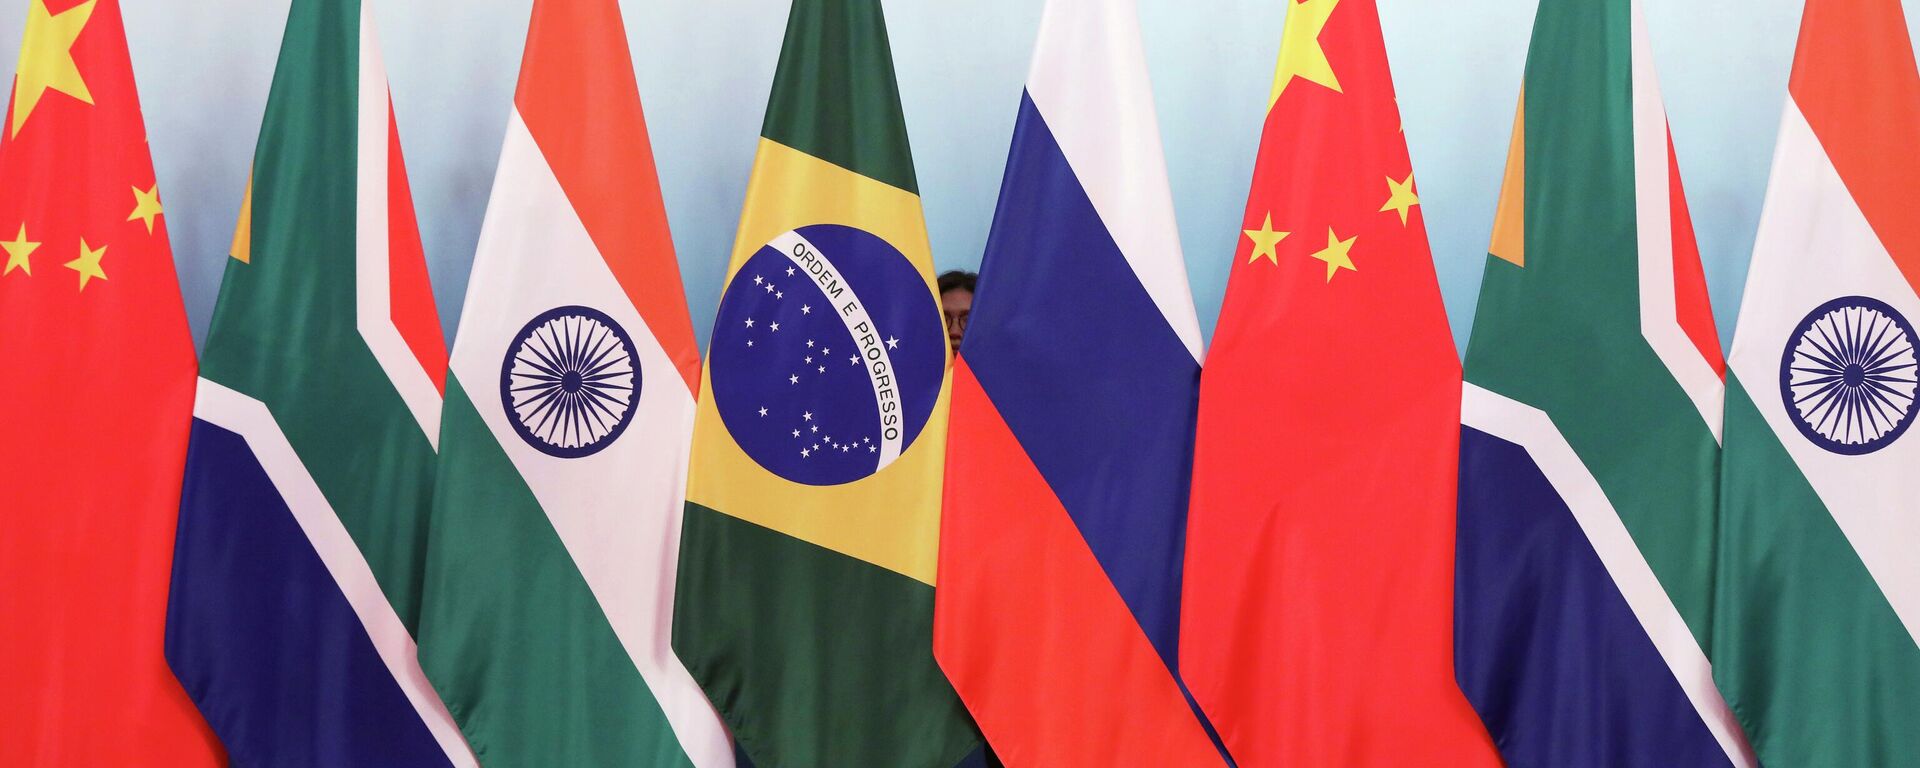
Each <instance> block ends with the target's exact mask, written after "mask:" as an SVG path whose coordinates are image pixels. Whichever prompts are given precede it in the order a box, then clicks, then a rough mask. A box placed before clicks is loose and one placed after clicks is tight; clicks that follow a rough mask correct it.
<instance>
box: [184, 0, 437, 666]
mask: <svg viewBox="0 0 1920 768" xmlns="http://www.w3.org/2000/svg"><path fill="white" fill-rule="evenodd" d="M359 57H360V4H359V3H358V2H353V1H352V0H325V1H322V0H296V2H294V3H293V6H292V8H291V10H290V11H289V12H288V16H287V30H286V37H285V39H284V40H283V41H282V43H281V46H280V60H279V63H278V64H277V65H276V66H275V68H274V73H273V88H272V91H271V92H270V93H269V95H268V97H267V111H266V117H265V119H264V121H263V122H262V123H261V126H260V141H259V145H258V147H257V148H256V150H255V152H254V160H253V228H252V241H251V258H252V262H251V263H243V262H239V261H229V262H228V263H227V269H226V275H225V276H224V277H223V278H222V279H221V283H220V297H219V300H218V301H217V302H216V303H215V304H214V312H213V323H212V325H211V327H210V328H209V329H208V331H207V344H206V350H205V352H204V353H203V354H202V356H201V363H200V374H201V375H202V376H204V377H206V378H207V379H209V380H211V381H215V382H218V383H220V384H222V385H225V386H227V387H229V388H232V389H234V390H236V391H238V392H240V393H242V394H245V395H248V396H250V397H253V398H255V399H257V400H260V401H261V402H264V403H266V405H267V408H268V410H270V411H271V412H272V413H273V417H274V420H275V421H277V422H278V423H279V425H280V429H281V430H282V431H283V432H285V433H286V435H287V439H288V441H289V442H291V443H292V444H293V448H294V451H295V452H296V453H298V454H299V455H300V460H301V462H302V463H303V464H305V465H306V468H307V470H308V471H309V472H310V473H312V475H313V479H314V481H315V482H316V483H318V484H319V486H320V490H321V492H322V493H324V494H325V495H326V497H327V501H328V502H329V503H330V504H332V506H333V509H334V512H335V513H337V514H338V515H339V516H340V521H341V522H342V523H344V524H345V525H346V528H347V532H348V533H349V534H351V535H352V536H353V540H354V542H355V543H356V544H358V545H359V547H360V551H361V553H362V554H364V555H365V557H366V559H367V564H368V565H370V566H372V568H373V574H374V577H375V578H376V579H377V580H378V581H379V583H380V588H381V590H382V591H383V592H385V594H386V597H387V601H388V602H390V603H392V604H393V607H394V610H395V611H396V612H397V613H399V614H400V620H401V621H402V622H404V623H405V624H406V626H407V628H408V629H409V630H412V629H414V628H415V627H416V625H417V623H418V621H419V595H420V585H419V566H420V563H421V560H422V558H423V557H424V555H425V548H424V545H425V543H426V539H425V537H424V533H425V523H426V520H425V517H424V516H423V515H422V514H421V511H422V510H424V509H426V505H427V500H428V499H429V498H431V495H432V491H433V460H434V453H433V445H432V443H430V442H429V441H428V440H427V435H426V433H425V432H423V431H422V430H421V428H420V423H419V422H418V421H417V420H415V419H414V416H413V414H412V412H411V411H409V410H408V409H407V405H406V403H405V401H403V400H401V398H400V394H399V392H398V391H396V390H395V389H394V386H393V383H392V381H391V380H390V379H389V378H388V377H387V374H386V372H385V371H383V370H382V369H381V368H380V364H379V363H378V362H377V361H375V360H374V357H373V353H372V352H371V351H370V350H368V348H367V345H366V342H365V341H364V340H362V339H361V337H360V332H359V331H358V330H357V329H356V320H355V318H356V312H355V295H354V233H355V200H356V194H357V192H356V190H357V179H356V175H355V173H356V172H355V168H356V157H357V149H358V140H357V137H356V128H355V122H356V119H357V116H358V106H357V105H358V96H359V82H360V71H359Z"/></svg>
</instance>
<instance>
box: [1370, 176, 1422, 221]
mask: <svg viewBox="0 0 1920 768" xmlns="http://www.w3.org/2000/svg"><path fill="white" fill-rule="evenodd" d="M1419 204H1420V196H1419V195H1416V194H1414V193H1413V174H1411V173H1409V174H1407V180H1406V181H1394V180H1393V177H1392V176H1388V177H1387V204H1386V205H1383V206H1380V212H1381V213H1386V212H1387V211H1397V212H1399V214H1400V226H1403V227H1404V226H1406V225H1407V209H1409V208H1412V207H1414V206H1416V205H1419Z"/></svg>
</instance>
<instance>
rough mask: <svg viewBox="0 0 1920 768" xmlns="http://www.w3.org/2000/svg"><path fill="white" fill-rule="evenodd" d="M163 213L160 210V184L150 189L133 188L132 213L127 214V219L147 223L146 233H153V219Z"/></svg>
mask: <svg viewBox="0 0 1920 768" xmlns="http://www.w3.org/2000/svg"><path fill="white" fill-rule="evenodd" d="M162 213H165V211H162V210H160V185H158V184H155V185H153V188H152V189H141V188H139V187H134V188H133V213H130V214H127V221H143V222H146V224H147V234H149V235H151V234H153V220H154V217H157V216H159V215H161V214H162Z"/></svg>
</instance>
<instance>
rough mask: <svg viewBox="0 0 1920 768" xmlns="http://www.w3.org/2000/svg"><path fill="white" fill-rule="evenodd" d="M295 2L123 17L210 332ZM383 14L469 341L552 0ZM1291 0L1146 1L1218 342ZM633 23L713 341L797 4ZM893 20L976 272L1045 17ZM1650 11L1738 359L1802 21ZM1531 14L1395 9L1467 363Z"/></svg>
mask: <svg viewBox="0 0 1920 768" xmlns="http://www.w3.org/2000/svg"><path fill="white" fill-rule="evenodd" d="M288 2H289V0H123V2H122V5H123V7H124V13H125V15H126V19H127V27H128V36H129V45H130V46H131V48H132V52H133V60H134V68H135V73H136V76H137V78H138V80H139V85H140V92H141V98H142V100H143V101H144V103H145V108H146V118H147V125H148V130H149V133H150V140H151V143H152V146H153V154H154V163H155V166H156V169H157V172H158V175H159V181H160V187H161V195H162V197H163V200H164V203H165V206H166V216H167V222H168V226H169V228H170V230H171V232H172V236H173V247H174V253H175V258H176V259H177V261H178V263H179V269H180V277H181V282H182V290H183V292H184V293H185V296H186V305H187V311H188V313H189V315H190V316H191V318H192V321H193V328H194V334H195V337H196V338H202V337H204V335H205V332H206V325H207V321H208V318H209V317H210V316H211V315H212V311H213V301H214V297H215V295H216V293H217V292H218V289H219V278H220V272H221V269H222V268H223V266H224V264H225V255H224V254H225V251H226V248H227V245H228V243H229V241H230V239H231V235H232V231H233V217H234V214H235V213H236V211H237V209H238V205H239V202H240V195H241V191H242V188H243V187H244V185H245V182H246V176H247V163H248V159H249V157H250V156H251V154H252V151H253V143H254V138H255V135H256V133H257V132H258V130H259V122H260V114H261V111H262V109H263V106H264V104H265V102H266V97H267V87H268V84H269V82H270V78H271V76H272V69H273V61H274V57H275V56H276V54H277V51H278V47H279V42H280V33H281V26H282V24H283V22H284V20H285V17H286V10H287V5H288ZM366 2H370V3H372V4H373V6H374V11H375V17H376V18H377V19H378V22H379V26H380V30H379V31H380V35H381V37H382V41H383V48H384V51H385V54H386V58H387V66H388V69H389V74H390V77H391V79H392V86H393V100H394V108H395V110H396V115H397V117H398V120H399V124H400V132H401V139H402V141H403V142H404V145H405V148H406V154H407V161H408V163H409V173H410V175H411V178H412V182H413V189H414V195H415V204H416V206H417V208H418V211H419V217H420V223H421V229H422V236H423V238H424V240H425V244H426V250H427V258H428V261H429V265H430V267H431V270H432V274H433V280H434V293H435V295H436V296H437V298H438V299H439V304H440V310H441V314H442V317H443V320H444V324H445V328H446V332H447V335H448V337H449V338H451V337H452V335H453V331H454V328H455V327H456V325H457V324H458V321H459V312H460V307H461V305H462V303H463V297H464V295H465V292H466V287H467V271H468V266H469V264H470V263H471V261H472V258H473V247H474V243H475V241H476V240H477V239H478V237H479V231H480V219H481V216H482V214H483V212H484V208H485V206H486V200H487V194H488V189H489V187H490V185H491V183H492V179H493V168H494V163H495V160H496V158H497V155H498V153H499V145H500V139H501V136H502V134H503V132H504V130H505V125H506V117H507V110H508V108H509V102H510V100H511V98H512V93H513V84H514V78H515V75H516V73H517V71H518V67H519V59H520V46H521V43H522V41H523V38H524V35H525V30H526V22H527V16H528V12H529V10H530V9H531V7H532V0H366ZM1286 2H1287V0H1140V13H1141V20H1142V27H1143V28H1144V31H1145V37H1146V51H1147V56H1148V58H1149V59H1150V61H1149V64H1150V66H1151V69H1152V74H1153V86H1154V92H1155V97H1156V101H1157V102H1158V105H1159V118H1160V126H1161V130H1162V132H1163V135H1164V138H1165V142H1166V150H1167V168H1168V173H1169V175H1170V177H1171V179H1172V183H1173V193H1174V204H1175V206H1176V209H1177V210H1176V213H1177V215H1178V217H1179V221H1180V230H1181V240H1182V243H1183V245H1184V247H1185V251H1186V257H1187V263H1188V266H1189V269H1190V270H1191V273H1192V279H1193V290H1194V298H1195V300H1196V302H1197V304H1198V306H1199V311H1200V322H1201V325H1202V327H1203V329H1204V330H1205V331H1206V333H1207V334H1208V335H1209V336H1210V335H1211V333H1212V329H1213V321H1214V316H1215V315H1216V314H1217V313H1218V311H1219V307H1220V296H1221V293H1222V292H1223V291H1224V290H1225V287H1226V278H1227V266H1228V262H1229V261H1230V260H1231V258H1232V257H1231V254H1232V251H1233V248H1234V244H1235V239H1236V238H1237V237H1239V236H1240V226H1239V222H1240V215H1241V209H1242V207H1243V205H1244V202H1245V196H1246V191H1247V190H1246V188H1247V181H1248V176H1249V173H1250V172H1251V170H1250V169H1251V167H1252V163H1253V155H1254V150H1255V143H1256V140H1257V137H1258V134H1259V128H1260V119H1261V114H1262V110H1263V109H1264V108H1265V106H1266V98H1267V90H1268V86H1269V84H1270V81H1271V78H1272V67H1273V59H1274V55H1275V53H1276V52H1277V50H1278V47H1279V39H1280V25H1281V20H1282V16H1283V13H1284V7H1285V4H1286ZM26 4H27V3H26V0H4V2H0V46H4V47H0V62H12V61H14V60H15V58H16V57H17V55H18V53H17V49H18V46H19V41H20V38H21V33H20V25H21V22H22V21H23V20H24V19H25V14H26ZM621 5H622V7H623V8H624V10H625V13H626V22H627V30H628V34H629V37H630V39H631V42H632V48H633V53H634V66H635V69H636V71H637V74H638V76H639V81H640V89H641V97H642V99H643V100H644V101H645V104H646V110H647V117H648V122H649V123H650V124H651V130H652V135H653V148H654V152H655V154H656V156H657V158H658V163H659V167H660V183H661V186H662V189H663V192H664V194H665V196H666V201H667V210H668V214H669V219H670V221H671V223H672V226H673V235H674V242H675V245H676V247H677V249H678V251H679V256H680V263H681V269H682V272H683V277H684V280H685V282H686V287H687V295H688V299H689V302H690V304H691V306H692V310H693V316H694V325H695V327H696V328H698V329H699V334H700V337H701V341H702V343H703V344H704V343H705V339H706V336H707V331H708V326H709V325H710V324H711V321H712V317H713V313H714V308H715V306H716V304H717V303H718V299H719V295H720V279H721V276H722V272H723V270H724V269H725V261H726V257H727V251H728V248H729V247H730V246H731V244H732V239H733V230H734V225H735V219H736V217H737V216H738V215H739V211H740V202H741V196H742V194H743V193H744V190H745V188H746V182H747V175H748V172H749V169H750V166H751V163H752V154H753V149H754V141H755V137H756V136H757V135H758V133H759V127H760V118H761V114H762V111H763V109H764V107H765V103H766V96H767V89H768V86H769V83H770V81H771V79H772V76H773V65H774V60H775V57H776V55H777V54H778V51H779V47H780V38H781V33H782V31H783V29H784V25H785V21H786V11H787V3H786V2H785V0H624V1H623V2H622V3H621ZM885 5H886V10H887V15H888V23H889V25H890V29H891V33H892V38H893V50H894V58H895V66H896V68H897V70H898V73H899V78H900V91H901V99H902V101H903V102H904V104H905V109H906V115H907V126H908V130H909V131H910V133H911V135H912V141H913V148H914V163H915V166H916V167H917V169H918V171H919V177H920V189H921V194H922V196H923V199H924V202H925V205H926V214H927V226H928V229H929V231H930V234H931V237H932V241H933V249H934V259H935V261H936V262H938V264H939V266H940V267H941V268H942V269H946V268H952V267H972V266H974V265H976V264H978V263H979V260H980V250H981V246H982V245H983V243H984V242H985V241H986V235H987V228H988V225H989V223H990V220H991V218H992V215H993V205H994V198H995V196H996V194H997V192H998V188H999V183H1000V172H1001V168H1002V166H1003V164H1004V161H1005V158H1006V151H1007V145H1008V141H1009V139H1010V137H1011V135H1012V128H1013V125H1012V124H1013V117H1014V110H1015V108H1016V106H1017V105H1018V99H1019V94H1020V88H1021V84H1022V81H1023V80H1024V78H1025V73H1026V68H1027V60H1028V54H1029V52H1030V49H1031V47H1032V44H1033V39H1034V34H1035V31H1036V26H1037V24H1038V21H1039V16H1040V7H1041V0H889V1H888V2H886V3H885ZM1911 5H1912V4H1911V3H1910V4H1909V6H1910V7H1909V11H1910V13H1911V11H1912V8H1911ZM1645 6H1646V12H1647V19H1648V23H1649V26H1650V29H1651V35H1652V37H1653V45H1654V50H1655V57H1656V61H1657V66H1658V67H1659V70H1660V78H1661V83H1662V87H1663V89H1664V91H1665V96H1666V102H1667V107H1668V111H1669V114H1670V119H1671V121H1672V127H1673V136H1674V143H1675V144H1676V146H1677V150H1678V152H1679V157H1680V166H1681V171H1682V174H1683V176H1684V179H1685V182H1686V186H1687V194H1688V200H1689V203H1690V204H1691V206H1692V209H1693V216H1694V223H1695V226H1696V228H1697V230H1698V234H1699V240H1700V248H1701V251H1702V256H1703V258H1704V260H1705V262H1706V275H1707V283H1708V285H1709V286H1710V287H1711V289H1712V292H1713V301H1714V315H1715V318H1716V319H1717V320H1718V321H1719V324H1720V329H1721V338H1722V340H1723V343H1724V342H1725V341H1726V340H1728V339H1730V338H1731V335H1732V325H1733V320H1734V317H1735V313H1736V311H1737V309H1738V305H1739V301H1740V293H1741V287H1742V284H1743V282H1744V280H1745V277H1746V269H1747V259H1748V252H1749V250H1750V249H1751V247H1752V244H1753V233H1754V226H1755V223H1756V222H1757V220H1758V218H1759V215H1760V203H1761V198H1762V196H1763V193H1764V190H1765V187H1766V181H1767V166H1768V161H1769V159H1770V158H1771V155H1772V149H1773V138H1774V132H1775V128H1776V125H1775V124H1776V123H1777V121H1778V119H1779V114H1780V108H1781V104H1782V99H1784V98H1785V95H1786V78H1787V70H1788V66H1789V64H1790V62H1791V58H1792V52H1793V44H1794V36H1795V31H1796V28H1797V25H1798V23H1799V16H1800V3H1799V2H1796V1H1795V0H1645ZM1533 9H1534V1H1533V0H1380V15H1381V19H1382V24H1383V25H1384V27H1385V33H1386V41H1387V49H1388V53H1389V56H1390V57H1391V59H1392V64H1393V69H1394V75H1395V79H1396V81H1397V83H1396V85H1397V87H1398V90H1399V94H1400V104H1401V109H1402V111H1403V113H1404V118H1405V123H1406V136H1407V141H1408V143H1409V144H1410V145H1411V148H1412V153H1413V165H1414V169H1415V172H1416V174H1417V177H1418V181H1419V187H1420V196H1421V201H1422V203H1423V204H1424V206H1425V210H1426V216H1427V225H1428V228H1429V232H1430V234H1431V237H1432V241H1433V249H1434V257H1435V259H1436V261H1437V263H1438V267H1439V273H1440V282H1441V287H1442V289H1443V291H1444V292H1445V294H1446V301H1447V309H1448V314H1449V316H1450V319H1451V320H1452V323H1453V330H1454V337H1455V339H1456V341H1457V342H1458V343H1459V344H1460V345H1461V346H1462V347H1464V346H1465V344H1466V339H1467V332H1468V330H1469V329H1470V328H1471V326H1472V321H1473V305H1474V297H1475V294H1476V293H1477V292H1478V290H1479V287H1480V271H1481V266H1482V262H1483V261H1484V259H1485V254H1486V243H1487V233H1488V230H1489V228H1490V226H1491V220H1492V213H1493V205H1494V198H1495V196H1496V194H1497V193H1498V189H1499V180H1500V174H1501V165H1502V162H1503V161H1504V158H1505V153H1506V145H1507V139H1508V132H1509V130H1510V128H1511V126H1512V120H1513V107H1514V99H1515V96H1516V93H1517V91H1518V88H1519V85H1520V73H1521V67H1522V64H1523V62H1524V60H1525V55H1526V44H1527V36H1528V33H1529V31H1530V26H1531V24H1532V19H1533ZM1909 22H1910V23H1911V19H1910V20H1909ZM343 247H344V244H343Z"/></svg>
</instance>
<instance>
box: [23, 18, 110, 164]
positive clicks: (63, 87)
mask: <svg viewBox="0 0 1920 768" xmlns="http://www.w3.org/2000/svg"><path fill="white" fill-rule="evenodd" d="M94 2H95V0H87V1H86V2H84V3H81V4H79V5H76V6H74V7H72V8H68V9H66V10H64V11H61V12H60V15H58V16H55V15H53V14H50V13H48V12H47V2H46V0H29V3H28V5H27V39H26V42H25V43H22V44H21V46H20V69H19V74H18V75H17V76H15V77H14V80H13V127H12V131H11V133H9V134H8V135H10V136H18V135H20V126H22V125H26V124H27V118H28V117H29V116H31V115H32V114H33V108H34V106H36V105H38V104H39V103H40V97H41V96H43V95H45V94H46V92H47V89H48V88H52V89H53V90H56V91H59V92H61V93H64V94H66V95H68V96H72V97H74V98H76V99H79V100H81V101H83V102H85V103H88V104H92V103H93V94H92V93H90V92H88V91H87V81H85V80H82V79H81V78H80V67H79V66H78V65H76V64H74V63H73V41H74V40H76V39H78V38H79V37H80V30H82V29H85V28H86V26H87V19H88V18H91V17H92V16H93V4H94Z"/></svg>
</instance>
